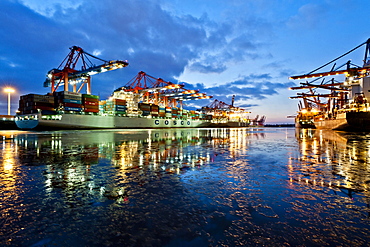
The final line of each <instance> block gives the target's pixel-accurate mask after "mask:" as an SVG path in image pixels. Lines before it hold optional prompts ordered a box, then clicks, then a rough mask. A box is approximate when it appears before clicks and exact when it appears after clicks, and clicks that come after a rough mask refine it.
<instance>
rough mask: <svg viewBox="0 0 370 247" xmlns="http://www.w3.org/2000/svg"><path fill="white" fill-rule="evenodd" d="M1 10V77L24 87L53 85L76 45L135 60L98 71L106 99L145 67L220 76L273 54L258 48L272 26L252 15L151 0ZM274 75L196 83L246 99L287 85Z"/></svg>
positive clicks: (96, 82) (98, 89)
mask: <svg viewBox="0 0 370 247" xmlns="http://www.w3.org/2000/svg"><path fill="white" fill-rule="evenodd" d="M69 3H71V2H69ZM0 9H2V12H3V13H5V14H3V15H1V16H0V35H1V37H3V38H2V39H1V40H0V51H1V56H2V59H0V70H1V71H7V72H8V73H7V75H4V74H3V75H1V77H0V82H1V81H7V80H11V81H12V82H14V83H15V84H16V86H17V87H18V88H21V89H22V90H23V91H24V92H25V93H45V92H46V91H48V90H49V89H45V88H43V87H42V83H43V81H44V80H45V74H46V72H47V71H49V70H50V69H52V68H55V67H58V66H59V64H60V63H61V62H62V61H63V59H64V58H65V57H66V56H67V54H68V53H69V49H68V48H69V47H71V46H73V45H77V46H80V47H82V48H83V49H84V50H85V51H87V52H89V53H91V54H95V55H97V56H98V57H100V58H102V59H104V60H115V59H119V60H126V59H127V60H128V61H129V63H130V65H129V67H128V68H123V69H122V71H121V70H120V71H119V72H108V73H106V74H102V75H95V76H94V77H93V86H92V88H93V93H99V94H101V97H106V96H108V95H109V94H110V93H111V90H112V88H115V87H119V86H123V85H124V84H125V83H126V82H127V81H128V80H129V79H130V78H132V77H133V76H135V75H136V73H137V72H139V71H145V72H147V73H148V74H151V75H157V76H158V77H161V78H164V79H165V80H168V81H173V80H174V78H178V77H179V76H180V75H181V74H182V73H184V71H185V69H186V68H187V69H189V71H191V72H197V73H201V74H205V75H207V74H221V73H224V72H226V71H227V70H229V69H230V68H232V67H233V66H234V65H235V64H238V63H240V62H243V61H246V60H257V59H263V58H266V57H268V56H271V55H270V54H269V53H264V52H262V51H261V50H260V49H261V47H266V46H267V45H268V44H267V43H266V41H264V40H267V39H264V38H261V36H259V34H260V33H266V35H267V36H268V35H270V34H268V33H269V32H268V30H270V29H271V26H270V25H269V23H268V22H266V21H265V20H263V19H261V18H253V17H251V16H249V17H243V16H232V17H233V18H231V17H228V18H224V19H220V20H214V19H211V18H210V17H209V16H208V14H206V13H205V14H203V15H201V16H200V17H195V16H192V15H190V14H183V15H178V14H175V12H171V11H169V10H166V9H164V8H162V6H161V5H160V4H159V2H157V1H151V0H143V1H134V0H106V1H93V2H90V1H84V2H83V1H77V2H76V5H72V4H68V6H62V5H60V1H59V2H58V1H54V2H53V4H52V5H48V6H47V8H46V7H45V8H43V9H40V6H39V7H38V9H37V8H36V7H34V8H32V5H30V4H29V5H27V6H26V5H24V4H21V2H18V1H13V0H12V1H11V0H5V1H0ZM48 11H49V12H48ZM15 30H17V31H15ZM15 65H16V66H15ZM12 66H13V67H12ZM14 66H15V67H14ZM117 75H119V76H122V77H119V78H118V79H117ZM271 81H273V78H272V76H271V75H270V74H263V73H261V74H252V75H249V76H245V75H241V76H240V79H239V80H235V81H231V82H228V83H226V84H224V85H220V86H217V87H214V88H208V87H205V86H204V84H197V85H190V87H194V88H195V87H197V86H200V88H201V89H202V91H203V90H204V91H206V92H207V93H209V94H212V95H214V96H215V97H217V98H218V97H220V100H225V101H227V100H228V101H230V97H231V96H232V95H233V94H236V95H239V97H240V98H239V101H238V102H242V101H243V102H244V101H251V100H255V99H264V98H266V97H268V96H269V95H274V94H277V90H279V89H280V88H283V87H285V86H286V85H285V84H279V83H272V82H271ZM112 82H114V85H112ZM243 104H244V105H246V106H247V105H249V106H252V105H255V103H243Z"/></svg>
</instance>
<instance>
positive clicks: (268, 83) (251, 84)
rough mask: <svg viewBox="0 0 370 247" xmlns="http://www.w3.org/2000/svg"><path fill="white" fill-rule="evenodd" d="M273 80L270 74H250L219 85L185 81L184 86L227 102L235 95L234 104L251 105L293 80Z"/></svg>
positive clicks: (287, 86)
mask: <svg viewBox="0 0 370 247" xmlns="http://www.w3.org/2000/svg"><path fill="white" fill-rule="evenodd" d="M273 80H274V78H273V77H272V76H271V75H270V74H252V75H250V76H246V77H242V78H240V79H238V80H235V81H230V82H228V83H226V84H223V85H219V86H214V87H206V86H205V85H204V84H202V83H198V84H195V85H192V84H187V83H185V88H187V89H196V90H200V91H201V92H205V93H207V95H212V96H213V97H214V98H216V99H218V100H220V101H224V102H226V103H227V102H229V103H228V104H231V97H232V96H233V95H236V104H235V106H239V107H252V106H257V105H258V104H257V103H256V100H262V99H266V98H267V97H269V96H272V95H277V94H278V93H279V92H278V91H279V90H286V89H288V88H289V87H291V86H293V85H294V83H293V82H289V81H288V82H284V83H275V82H272V81H273ZM251 102H253V103H251ZM238 104H240V105H238Z"/></svg>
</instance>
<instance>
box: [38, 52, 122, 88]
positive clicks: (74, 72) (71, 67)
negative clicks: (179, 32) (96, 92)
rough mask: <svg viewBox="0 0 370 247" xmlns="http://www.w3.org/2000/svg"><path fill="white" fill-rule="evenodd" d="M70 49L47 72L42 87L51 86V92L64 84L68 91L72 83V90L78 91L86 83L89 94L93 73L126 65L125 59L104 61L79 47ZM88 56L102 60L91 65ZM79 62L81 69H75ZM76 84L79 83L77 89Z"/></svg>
mask: <svg viewBox="0 0 370 247" xmlns="http://www.w3.org/2000/svg"><path fill="white" fill-rule="evenodd" d="M69 49H70V50H71V51H70V52H69V54H68V55H67V56H66V57H65V58H64V60H63V61H62V63H61V64H60V65H59V67H58V68H56V69H52V70H50V71H49V72H48V74H47V78H46V80H45V82H44V87H51V92H52V93H54V92H55V91H56V90H57V89H58V87H59V86H61V85H64V91H69V86H70V85H72V91H73V92H77V93H79V92H80V91H81V89H82V88H83V87H84V86H85V85H86V93H87V94H91V79H90V77H91V76H92V75H95V74H99V73H103V72H106V71H111V70H115V69H120V68H123V67H126V66H128V62H127V61H121V60H111V61H106V60H103V59H101V58H98V57H96V56H94V55H91V54H89V53H87V52H85V51H84V50H83V49H82V48H81V47H78V46H72V47H71V48H69ZM90 58H94V59H97V60H99V61H101V62H104V63H103V64H101V65H97V66H96V65H93V63H92V62H91V61H90ZM79 61H80V62H81V64H82V65H81V69H80V70H78V69H76V65H77V64H78V62H79ZM77 84H80V86H79V88H78V89H77Z"/></svg>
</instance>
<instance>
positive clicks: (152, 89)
mask: <svg viewBox="0 0 370 247" xmlns="http://www.w3.org/2000/svg"><path fill="white" fill-rule="evenodd" d="M119 90H124V91H126V92H134V93H135V94H138V95H140V98H141V99H140V101H141V102H145V103H153V104H156V105H163V106H166V107H167V106H172V107H176V106H177V105H178V104H180V107H182V103H183V101H185V100H197V99H210V98H212V96H207V95H206V94H205V93H199V90H187V89H185V88H184V85H182V84H175V83H172V82H168V81H165V80H163V79H161V78H155V77H153V76H151V75H148V74H147V73H145V72H143V71H140V72H139V73H138V74H137V75H136V76H135V77H134V78H132V79H131V80H130V81H129V82H128V83H127V84H126V85H125V86H123V87H121V88H119Z"/></svg>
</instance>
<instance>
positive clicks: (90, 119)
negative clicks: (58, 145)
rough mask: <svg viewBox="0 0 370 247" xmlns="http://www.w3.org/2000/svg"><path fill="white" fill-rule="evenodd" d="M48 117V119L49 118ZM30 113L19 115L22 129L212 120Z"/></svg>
mask: <svg viewBox="0 0 370 247" xmlns="http://www.w3.org/2000/svg"><path fill="white" fill-rule="evenodd" d="M47 118H48V119H47ZM55 118H56V119H51V117H50V116H42V115H40V114H38V115H35V114H33V115H32V114H30V115H24V116H17V118H16V120H15V123H16V125H17V127H18V128H20V129H146V128H197V127H207V126H208V125H209V124H210V122H209V121H206V120H199V119H164V118H147V117H119V116H108V115H107V116H102V115H78V114H63V115H57V116H55Z"/></svg>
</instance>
